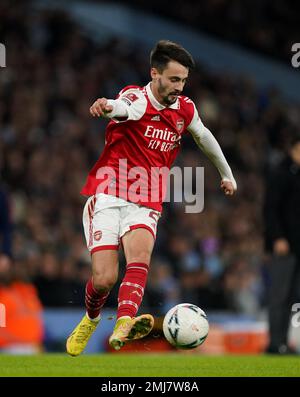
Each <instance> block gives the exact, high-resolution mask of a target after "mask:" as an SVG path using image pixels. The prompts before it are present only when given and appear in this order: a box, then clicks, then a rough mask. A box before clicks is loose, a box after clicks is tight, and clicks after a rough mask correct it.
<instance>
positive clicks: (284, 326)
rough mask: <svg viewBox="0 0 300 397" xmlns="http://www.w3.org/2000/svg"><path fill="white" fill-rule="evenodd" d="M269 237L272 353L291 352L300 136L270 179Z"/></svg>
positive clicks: (298, 250)
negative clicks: (290, 326)
mask: <svg viewBox="0 0 300 397" xmlns="http://www.w3.org/2000/svg"><path fill="white" fill-rule="evenodd" d="M266 183H267V189H266V198H265V208H264V213H265V225H266V230H265V238H266V248H267V250H268V251H269V252H270V253H271V255H272V259H271V261H270V279H271V282H270V291H269V304H268V313H269V335H270V341H269V346H268V349H267V352H268V353H277V354H287V353H292V352H293V350H292V349H291V348H290V346H289V345H288V330H289V325H290V316H291V306H292V304H293V303H296V302H299V301H300V300H299V299H300V206H299V203H300V136H296V137H295V138H294V139H293V140H292V142H291V145H290V148H289V153H288V156H287V157H286V158H285V159H284V160H283V161H282V162H281V163H280V164H279V165H278V166H277V167H275V169H272V170H271V171H270V174H269V175H268V179H267V181H266Z"/></svg>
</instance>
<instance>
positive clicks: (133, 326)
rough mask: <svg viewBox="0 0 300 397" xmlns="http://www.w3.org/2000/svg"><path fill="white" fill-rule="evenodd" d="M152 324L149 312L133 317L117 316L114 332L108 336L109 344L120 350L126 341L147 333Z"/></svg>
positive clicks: (141, 336)
mask: <svg viewBox="0 0 300 397" xmlns="http://www.w3.org/2000/svg"><path fill="white" fill-rule="evenodd" d="M153 325H154V318H153V317H152V316H151V314H142V315H141V316H139V317H134V318H127V317H126V318H119V320H117V322H116V325H115V328H114V332H113V333H112V335H111V337H110V338H109V344H110V346H111V347H113V348H114V349H115V350H120V349H121V347H122V346H124V344H125V342H126V341H129V340H134V339H141V338H143V337H144V336H146V335H148V334H149V332H150V331H151V330H152V328H153Z"/></svg>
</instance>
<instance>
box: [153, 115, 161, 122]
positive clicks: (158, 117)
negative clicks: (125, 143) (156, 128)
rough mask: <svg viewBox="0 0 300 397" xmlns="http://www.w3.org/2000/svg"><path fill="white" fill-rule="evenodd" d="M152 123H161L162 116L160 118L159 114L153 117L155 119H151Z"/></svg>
mask: <svg viewBox="0 0 300 397" xmlns="http://www.w3.org/2000/svg"><path fill="white" fill-rule="evenodd" d="M151 121H160V116H159V114H157V115H156V116H153V117H152V118H151Z"/></svg>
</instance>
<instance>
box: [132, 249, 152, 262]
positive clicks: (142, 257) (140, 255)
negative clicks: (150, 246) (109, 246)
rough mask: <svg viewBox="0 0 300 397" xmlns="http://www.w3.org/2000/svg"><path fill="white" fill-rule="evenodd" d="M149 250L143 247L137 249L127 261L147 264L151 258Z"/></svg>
mask: <svg viewBox="0 0 300 397" xmlns="http://www.w3.org/2000/svg"><path fill="white" fill-rule="evenodd" d="M151 252H152V251H151V250H147V249H143V250H138V251H136V252H134V253H132V254H131V255H129V257H128V258H127V263H132V262H135V263H146V264H147V265H149V263H150V259H151Z"/></svg>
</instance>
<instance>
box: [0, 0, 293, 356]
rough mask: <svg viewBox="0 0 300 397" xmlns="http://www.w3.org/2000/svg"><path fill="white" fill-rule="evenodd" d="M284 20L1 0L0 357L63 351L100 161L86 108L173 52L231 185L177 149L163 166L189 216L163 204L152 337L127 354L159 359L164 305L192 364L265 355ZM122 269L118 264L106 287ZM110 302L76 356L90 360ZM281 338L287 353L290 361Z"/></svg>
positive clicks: (286, 127) (280, 153)
mask: <svg viewBox="0 0 300 397" xmlns="http://www.w3.org/2000/svg"><path fill="white" fill-rule="evenodd" d="M299 16H300V12H297V11H296V8H295V4H294V2H292V1H279V0H272V1H270V0H261V1H249V0H245V1H241V0H202V1H192V0H185V1H184V2H182V1H177V0H173V2H172V6H170V3H169V2H163V1H156V0H152V1H151V2H145V1H138V0H136V1H134V0H132V1H122V2H121V1H119V2H117V1H107V2H104V1H103V2H102V1H66V2H65V1H62V0H60V1H59V2H58V1H57V2H56V1H14V0H9V1H6V0H2V1H1V3H0V41H1V43H3V44H4V45H5V47H6V67H4V68H0V243H1V245H0V303H2V304H5V307H6V327H0V350H2V351H5V352H7V351H8V352H12V353H17V352H22V353H26V352H28V353H33V352H36V351H64V344H65V338H66V336H67V335H68V334H69V332H70V331H71V330H72V329H73V327H74V325H75V324H76V323H77V321H78V320H79V319H80V318H81V316H82V314H83V312H84V289H85V283H86V282H87V280H88V279H89V277H90V256H89V253H88V251H87V249H86V245H85V241H84V235H83V229H82V210H83V206H84V203H85V198H84V197H82V196H81V195H80V193H79V192H80V190H81V187H82V185H83V183H84V181H85V178H86V176H87V173H88V171H89V169H90V168H91V166H92V165H93V164H94V163H95V161H96V160H97V158H98V156H99V154H100V153H101V151H102V149H103V147H104V131H105V127H106V124H107V122H106V121H105V120H100V119H97V120H96V119H94V118H92V117H90V115H89V107H90V105H91V104H92V103H93V101H94V100H95V99H97V98H98V97H101V96H104V97H108V98H114V97H115V96H116V94H117V93H118V92H119V91H120V89H122V88H123V87H124V86H126V85H128V84H137V85H145V84H146V83H147V82H148V81H149V70H150V69H149V51H150V49H151V48H152V47H153V46H154V44H155V42H156V41H157V40H159V39H169V40H173V41H177V42H179V43H180V44H182V45H183V46H184V47H185V48H186V49H187V50H189V51H190V52H191V53H192V55H193V56H194V58H195V60H196V62H197V68H196V70H195V71H194V72H193V73H191V74H190V78H189V81H188V83H187V86H186V89H185V94H186V95H187V96H190V97H191V98H192V99H193V100H194V101H195V104H196V106H197V108H198V110H199V114H200V117H201V118H202V121H203V122H204V124H205V125H206V126H207V127H208V128H209V129H210V130H211V131H212V132H213V134H214V135H215V137H216V138H217V139H218V141H219V143H220V145H221V147H222V149H223V151H224V153H225V155H226V157H227V159H228V162H229V164H230V165H231V167H232V170H233V173H234V175H235V177H236V179H237V183H238V188H239V189H238V194H236V195H235V196H234V197H233V198H231V199H228V198H227V197H225V196H224V195H223V194H222V192H221V191H220V188H219V183H220V181H219V175H218V172H217V171H216V169H215V168H214V167H213V166H212V165H211V164H210V162H209V161H208V160H207V159H206V158H205V156H204V155H203V154H202V153H201V152H200V151H199V149H198V148H197V146H196V145H195V143H194V141H193V139H192V138H190V137H186V138H185V140H184V141H183V145H182V151H181V154H180V156H179V157H178V159H177V161H176V164H175V165H179V166H181V167H184V166H189V167H196V166H198V167H205V207H204V211H203V212H202V213H199V214H186V213H185V212H184V205H183V204H180V203H166V204H165V205H164V213H163V217H162V218H161V220H160V226H159V229H158V236H157V241H156V246H155V251H154V254H153V259H152V263H151V267H152V270H151V272H150V276H149V281H148V285H147V289H146V292H145V298H144V301H143V306H142V308H141V312H148V311H150V312H151V313H152V314H153V315H154V316H156V318H157V324H158V325H157V329H156V330H154V332H153V334H152V337H151V338H148V340H147V341H146V342H144V341H143V343H141V344H140V345H138V344H136V345H134V346H130V345H129V346H128V348H127V349H134V351H138V350H143V349H146V350H150V351H156V350H168V349H171V347H170V346H169V345H168V344H167V343H166V342H165V341H164V338H163V337H162V335H161V330H160V327H159V324H160V323H161V319H162V318H163V316H164V314H165V313H166V312H167V311H168V309H170V308H171V307H172V306H174V305H175V304H177V303H181V302H190V303H194V304H196V305H198V306H200V307H201V308H202V309H203V310H205V311H206V312H207V314H208V318H209V321H210V326H211V330H210V334H209V337H208V339H207V341H206V342H205V344H204V345H203V346H202V347H200V348H199V349H196V351H195V352H201V353H203V354H204V353H224V352H226V353H234V352H238V353H259V352H262V351H264V349H265V347H266V345H267V342H268V324H267V316H266V306H267V301H268V288H269V266H270V265H269V264H270V255H269V254H268V252H267V251H266V249H265V242H264V241H265V238H264V229H265V225H264V216H263V206H264V205H263V203H264V196H265V186H266V180H267V179H268V174H269V172H271V170H272V169H273V168H274V167H276V166H277V165H278V164H279V163H280V161H281V160H282V159H283V158H284V156H285V154H286V151H287V147H288V143H289V140H290V139H291V137H292V136H293V135H294V134H295V133H299V125H300V70H299V69H296V68H293V66H292V64H291V58H292V56H293V53H292V51H291V47H292V44H293V43H296V42H300V32H299V26H300V25H299ZM123 269H124V258H123V256H122V253H120V278H121V277H122V275H123ZM117 292H118V288H117V287H115V288H114V290H113V291H112V293H111V295H110V297H109V300H108V302H107V304H106V308H105V310H104V311H103V322H102V324H101V326H100V327H99V329H98V330H97V332H96V334H95V335H94V336H93V337H92V339H91V343H90V344H89V347H88V349H87V352H88V353H91V352H100V351H106V350H107V349H108V347H107V338H108V336H109V335H110V332H111V330H112V328H113V325H114V321H113V320H114V315H115V308H116V303H117ZM298 334H299V330H297V328H295V327H294V328H293V329H291V336H290V338H291V343H292V344H293V345H294V347H295V348H296V349H298V350H300V341H299V339H300V336H299V335H298Z"/></svg>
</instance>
